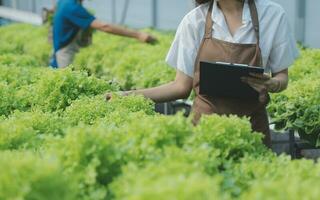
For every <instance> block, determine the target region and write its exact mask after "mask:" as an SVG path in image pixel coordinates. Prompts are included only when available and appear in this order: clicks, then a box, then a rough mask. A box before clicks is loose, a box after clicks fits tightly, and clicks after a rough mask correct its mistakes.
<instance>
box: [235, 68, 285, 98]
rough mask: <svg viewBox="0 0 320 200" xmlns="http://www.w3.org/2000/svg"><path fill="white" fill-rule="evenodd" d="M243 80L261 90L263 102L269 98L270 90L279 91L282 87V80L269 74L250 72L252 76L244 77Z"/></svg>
mask: <svg viewBox="0 0 320 200" xmlns="http://www.w3.org/2000/svg"><path fill="white" fill-rule="evenodd" d="M241 80H242V81H243V82H244V83H247V84H249V85H250V86H251V87H252V88H253V89H255V90H256V91H257V92H259V101H260V102H262V103H264V102H266V101H267V100H268V92H273V93H274V92H278V91H280V89H281V88H282V87H281V81H279V80H278V79H275V78H271V77H270V76H269V75H267V74H254V73H253V74H250V77H242V78H241Z"/></svg>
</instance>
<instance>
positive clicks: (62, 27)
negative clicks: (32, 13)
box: [50, 0, 95, 68]
mask: <svg viewBox="0 0 320 200" xmlns="http://www.w3.org/2000/svg"><path fill="white" fill-rule="evenodd" d="M94 20H95V17H94V16H92V15H91V14H90V13H89V12H88V11H87V10H86V9H85V8H84V7H83V6H82V5H81V4H80V3H78V1H77V0H59V1H58V3H57V10H56V13H55V16H54V19H53V47H54V54H55V53H56V52H57V51H58V50H60V49H62V48H63V47H65V46H67V45H68V44H70V42H71V41H72V40H73V39H74V37H76V35H77V34H78V31H79V30H80V29H87V28H89V27H90V25H91V23H92V22H93V21H94ZM50 64H51V66H52V67H54V68H57V67H58V64H57V61H56V58H55V55H54V56H53V58H52V60H51V63H50Z"/></svg>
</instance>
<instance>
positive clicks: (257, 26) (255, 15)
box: [249, 0, 260, 45]
mask: <svg viewBox="0 0 320 200" xmlns="http://www.w3.org/2000/svg"><path fill="white" fill-rule="evenodd" d="M249 7H250V14H251V19H252V24H253V28H254V32H255V34H256V37H257V44H258V45H259V44H260V24H259V15H258V11H257V6H256V4H255V2H254V0H249Z"/></svg>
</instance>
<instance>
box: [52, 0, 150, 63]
mask: <svg viewBox="0 0 320 200" xmlns="http://www.w3.org/2000/svg"><path fill="white" fill-rule="evenodd" d="M82 1H83V0H59V1H58V2H57V4H56V7H55V16H54V19H53V47H54V54H53V56H52V59H51V61H50V65H51V67H53V68H64V67H67V66H68V65H70V64H71V63H72V61H73V58H74V56H75V54H76V53H77V52H78V51H79V48H80V46H81V45H80V44H79V39H80V37H81V33H83V31H84V30H88V29H89V28H92V29H96V30H99V31H102V32H105V33H111V34H115V35H119V36H125V37H131V38H135V39H137V40H139V41H141V42H146V43H153V42H154V41H156V38H154V37H153V36H151V35H149V34H147V33H143V32H139V31H135V30H130V29H126V28H123V27H120V26H116V25H111V24H108V23H105V22H102V21H100V20H98V19H96V18H95V17H94V16H93V15H91V14H90V13H89V12H88V11H87V10H86V9H85V8H84V7H83V6H82Z"/></svg>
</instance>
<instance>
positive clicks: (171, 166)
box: [0, 25, 320, 200]
mask: <svg viewBox="0 0 320 200" xmlns="http://www.w3.org/2000/svg"><path fill="white" fill-rule="evenodd" d="M17 30H19V31H17ZM15 31H17V35H16V37H11V36H10V33H11V34H13V33H14V32H15ZM154 33H155V34H158V35H159V36H160V37H163V38H166V37H167V38H170V37H172V36H170V35H169V36H168V35H166V34H163V33H158V32H154ZM0 34H1V35H2V34H4V37H1V38H0V44H5V46H2V45H0V67H1V71H0V87H1V88H0V99H1V101H0V171H1V172H5V173H0V199H5V200H13V199H26V200H42V199H49V200H50V199H51V200H58V199H59V200H60V199H61V200H63V199H66V200H72V199H83V200H99V199H101V200H104V199H126V200H127V199H129V200H149V199H156V200H157V199H159V200H163V199H178V200H187V199H190V200H191V199H192V200H194V199H196V200H197V199H199V200H207V199H208V200H211V199H257V200H258V199H259V200H260V199H279V200H282V199H293V200H294V199H296V200H298V199H318V198H319V196H320V191H319V190H318V188H317V185H319V183H320V181H319V180H320V179H319V178H320V164H317V163H314V162H313V161H309V160H296V161H291V160H290V158H289V157H286V156H280V157H278V156H276V155H274V154H273V153H272V152H270V151H269V150H268V149H266V148H265V147H264V145H263V144H262V142H261V137H262V135H261V134H259V133H253V132H252V130H251V128H250V124H249V122H248V120H247V119H239V118H237V117H230V118H227V117H219V116H211V117H204V118H203V119H202V120H201V122H200V124H199V126H197V127H194V126H192V123H191V122H190V120H191V119H190V118H185V117H183V116H182V114H181V115H177V116H161V115H159V114H156V113H155V112H154V105H153V103H152V102H151V101H149V100H146V99H144V98H143V97H140V96H129V97H121V96H115V97H114V98H113V99H112V100H111V101H109V102H106V101H105V99H104V97H105V93H107V92H116V91H119V90H120V89H123V88H135V87H145V86H153V85H157V84H160V83H162V82H164V81H166V80H165V79H166V78H167V79H168V80H169V79H170V78H171V76H172V72H171V71H170V70H168V71H162V72H160V71H161V70H163V69H160V68H158V67H159V66H161V67H162V68H166V67H165V64H164V63H162V62H163V61H162V60H161V59H163V56H164V55H161V54H162V53H161V52H163V54H164V53H165V50H164V48H168V47H165V46H167V45H169V42H168V44H167V45H165V44H162V43H160V44H157V45H155V46H144V45H141V44H139V43H137V42H134V41H130V40H127V41H126V42H127V43H128V47H127V48H126V46H125V45H124V44H122V42H123V39H121V40H120V39H119V38H115V37H111V36H102V35H97V36H95V42H94V46H92V47H90V48H88V49H84V50H83V51H82V52H81V53H80V54H79V56H78V58H77V60H76V63H77V62H83V63H82V64H81V65H78V66H77V64H75V65H74V68H73V69H71V68H69V69H64V70H51V69H50V68H46V67H39V66H43V65H45V63H46V59H47V57H46V55H44V54H46V53H47V52H44V50H45V49H46V48H47V44H46V40H45V39H43V38H45V30H43V29H42V28H35V27H30V26H26V25H14V26H9V27H6V28H0ZM19 34H21V35H20V36H19ZM32 34H35V35H37V34H39V35H38V36H39V37H31V36H30V35H32ZM40 36H41V37H40ZM20 37H25V38H26V40H23V39H21V38H20ZM29 37H30V38H29ZM104 37H105V38H104ZM3 38H4V39H3ZM99 38H100V39H99ZM9 39H10V40H9ZM103 39H105V40H106V41H105V40H103ZM32 41H34V44H38V46H37V47H36V46H32V45H29V44H30V43H32ZM40 41H41V42H40ZM107 41H115V43H118V42H119V43H120V44H121V45H123V47H120V46H121V45H120V46H119V47H118V48H119V49H117V45H116V44H113V43H112V42H110V44H109V43H108V42H107ZM168 41H169V39H168ZM7 43H11V45H12V47H11V46H10V45H9V44H7ZM100 43H101V44H100ZM103 43H105V47H106V48H107V47H108V45H109V47H110V46H112V45H113V46H114V47H113V48H111V49H108V50H103V46H104V45H103ZM15 45H16V46H15ZM99 45H101V47H99V48H101V49H99V48H98V46H99ZM162 45H163V46H162ZM18 47H19V48H18ZM133 47H135V48H133ZM10 48H11V50H10ZM33 48H34V50H32V49H33ZM95 48H97V49H99V51H98V52H95ZM131 48H132V49H135V50H134V51H133V50H130V51H129V52H126V54H129V55H122V54H121V53H120V52H124V51H125V50H126V49H131ZM162 48H163V50H162V51H160V49H162ZM36 49H38V51H37V50H36ZM101 51H103V52H104V54H103V53H102V54H101ZM113 51H115V52H113ZM117 51H120V52H117ZM91 54H92V56H94V55H96V56H97V57H96V59H97V60H96V62H97V63H98V62H101V63H100V64H97V65H95V66H94V67H93V68H92V69H90V68H89V67H88V68H86V67H85V66H86V65H87V64H86V63H85V61H86V59H85V58H87V60H88V62H92V63H91V64H89V63H88V64H89V65H88V66H93V65H94V64H95V62H94V60H90V59H91V58H90V57H91ZM130 54H131V56H132V58H131V61H132V60H135V61H132V63H131V64H130V61H128V60H126V59H125V57H127V56H128V57H127V58H128V59H129V60H130V58H129V57H130ZM48 55H49V54H48ZM48 55H47V56H48ZM103 55H106V56H107V57H108V56H109V55H112V57H109V58H110V59H113V60H114V61H113V62H114V63H113V64H114V65H117V67H116V68H118V69H115V68H114V69H105V68H104V66H109V65H107V64H106V62H110V68H113V67H112V63H111V61H108V59H107V58H105V57H104V56H103ZM117 55H118V56H121V57H123V58H122V59H119V58H117ZM146 55H148V56H146ZM99 56H100V59H98V58H99ZM113 57H115V58H113ZM35 58H43V59H42V60H41V59H35ZM138 58H139V59H140V60H141V61H140V60H139V59H138ZM148 59H151V60H148ZM156 62H158V63H156ZM148 63H153V65H152V68H150V69H148V68H149V67H150V66H149V65H147V64H148ZM134 64H137V69H132V76H133V77H132V79H131V80H130V79H129V80H130V83H129V82H128V81H127V80H126V79H127V78H128V74H130V70H131V68H133V66H131V65H134ZM144 65H146V66H144ZM126 66H128V68H126ZM78 67H81V69H85V70H84V71H79V70H74V69H77V68H78ZM310 67H311V66H310ZM153 68H154V69H155V70H159V73H163V76H165V77H161V79H159V77H156V76H155V75H154V74H152V75H153V77H154V79H153V78H152V76H151V77H149V78H150V79H143V78H142V75H143V73H147V72H148V71H149V70H150V73H151V72H152V69H153ZM96 69H97V70H96ZM98 69H99V70H98ZM121 69H122V70H123V71H122V70H121ZM296 69H297V68H296ZM107 70H110V71H107ZM117 70H119V71H117ZM144 70H145V71H144ZM165 70H166V69H165ZM98 72H99V73H98ZM303 73H306V74H307V73H308V72H303ZM312 73H313V72H312ZM93 74H94V75H93ZM301 74H302V72H301ZM111 77H112V78H113V79H114V80H113V81H110V80H111ZM301 79H303V78H297V82H299V81H300V80H301ZM292 84H294V83H292ZM310 90H312V88H311V87H310ZM311 93H312V92H310V95H311ZM304 95H305V93H304ZM303 97H304V96H303ZM279 102H280V100H279ZM274 113H275V112H274ZM288 183H290V184H288ZM52 191H54V192H52Z"/></svg>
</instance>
